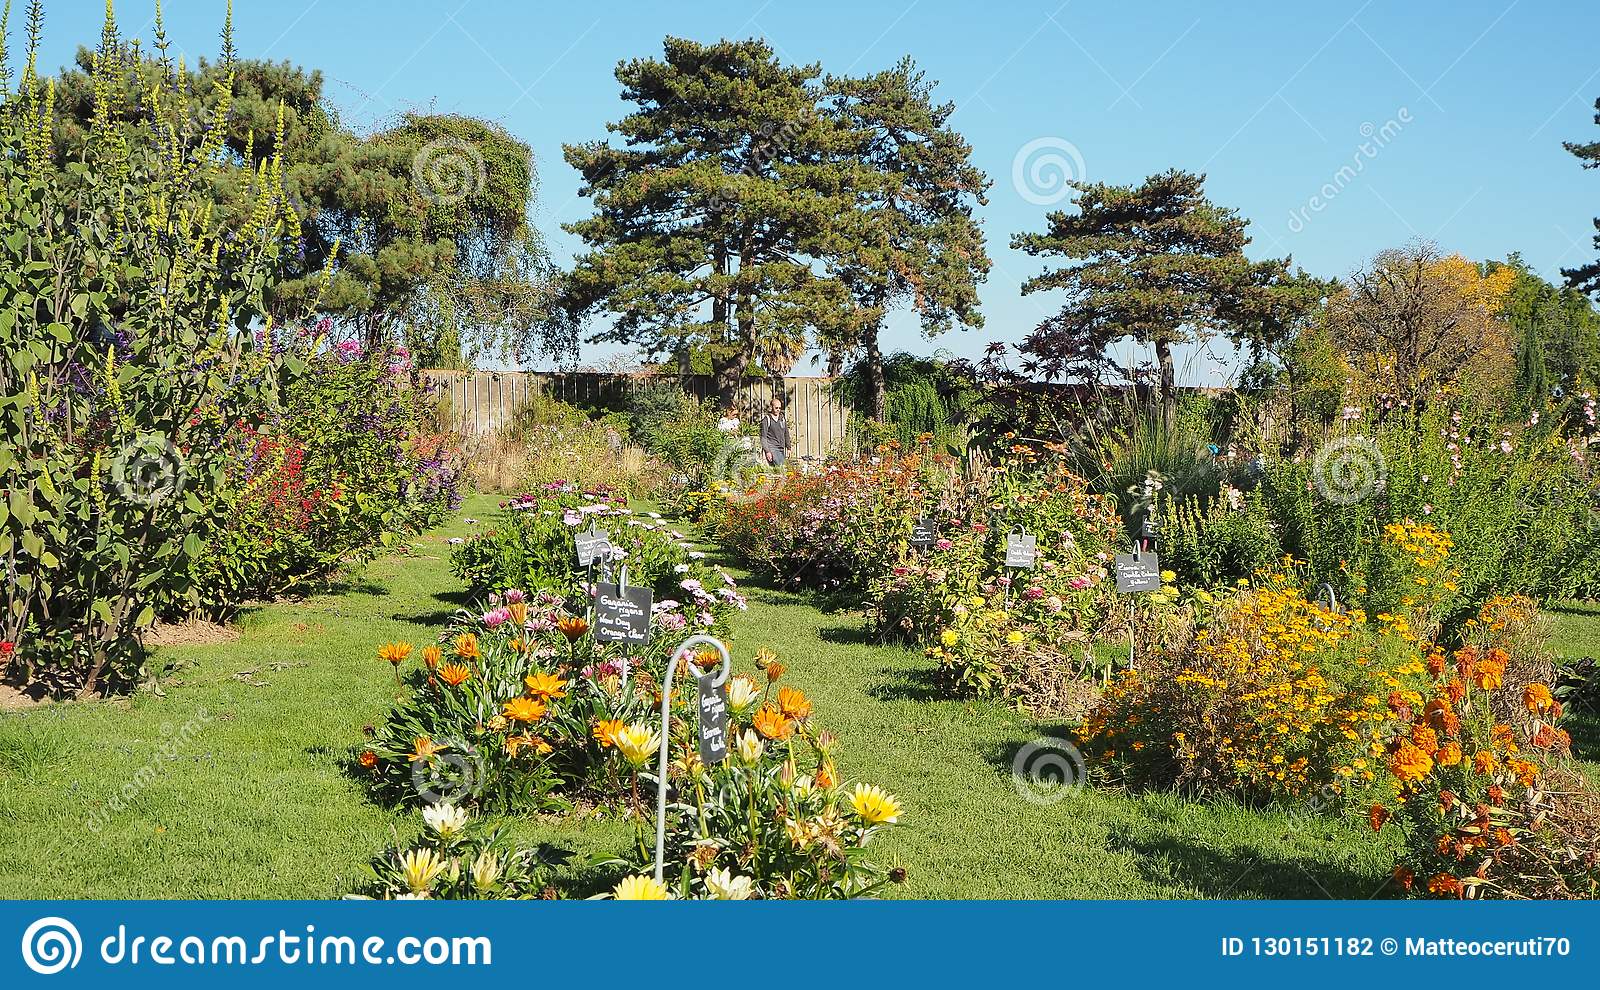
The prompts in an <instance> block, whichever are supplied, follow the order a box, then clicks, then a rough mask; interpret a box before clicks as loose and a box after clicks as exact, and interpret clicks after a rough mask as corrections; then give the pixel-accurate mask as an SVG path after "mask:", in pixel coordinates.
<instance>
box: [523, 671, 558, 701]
mask: <svg viewBox="0 0 1600 990" xmlns="http://www.w3.org/2000/svg"><path fill="white" fill-rule="evenodd" d="M522 683H524V684H526V685H527V686H528V693H529V694H531V695H533V696H534V697H535V698H542V699H544V700H545V701H549V700H550V699H552V698H565V697H566V696H567V682H566V681H564V680H562V679H561V678H559V677H557V676H556V675H554V674H529V675H528V676H527V677H524V678H523V679H522Z"/></svg>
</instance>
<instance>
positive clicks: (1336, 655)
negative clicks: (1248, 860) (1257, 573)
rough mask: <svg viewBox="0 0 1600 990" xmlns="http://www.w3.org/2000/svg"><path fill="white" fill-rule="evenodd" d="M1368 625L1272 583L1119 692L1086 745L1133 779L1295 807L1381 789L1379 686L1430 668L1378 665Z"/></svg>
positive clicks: (1407, 663)
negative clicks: (1293, 802) (1177, 655)
mask: <svg viewBox="0 0 1600 990" xmlns="http://www.w3.org/2000/svg"><path fill="white" fill-rule="evenodd" d="M1365 619H1366V617H1365V616H1364V615H1363V614H1362V613H1361V612H1360V611H1351V612H1341V611H1336V610H1334V609H1332V608H1328V607H1325V606H1323V605H1321V604H1319V603H1317V602H1314V601H1311V600H1308V599H1307V598H1306V597H1305V595H1304V593H1303V592H1302V591H1301V590H1300V589H1299V588H1298V587H1296V586H1295V585H1294V584H1293V583H1292V581H1291V579H1290V578H1289V577H1288V576H1287V575H1285V574H1271V575H1267V576H1266V577H1265V579H1264V580H1263V581H1262V582H1261V583H1260V584H1259V585H1258V586H1257V587H1255V588H1254V589H1252V590H1250V591H1247V592H1245V593H1243V594H1241V595H1240V596H1238V597H1237V598H1236V599H1234V600H1233V601H1232V602H1230V603H1229V604H1228V605H1227V606H1226V607H1225V608H1224V609H1223V611H1222V613H1221V614H1220V615H1219V616H1218V620H1217V622H1216V623H1215V624H1214V625H1213V626H1212V627H1211V628H1210V629H1207V630H1201V631H1200V632H1198V633H1196V635H1195V642H1194V644H1193V645H1192V647H1191V648H1190V649H1189V650H1188V651H1187V652H1186V654H1185V655H1184V656H1183V657H1182V658H1181V659H1179V660H1178V661H1176V662H1175V663H1174V664H1173V666H1172V667H1171V668H1170V670H1166V671H1160V674H1161V675H1162V676H1160V677H1159V678H1158V677H1151V678H1148V679H1141V678H1140V677H1139V676H1138V675H1137V674H1134V673H1132V672H1128V673H1125V674H1124V675H1123V676H1122V677H1121V678H1120V679H1119V680H1118V681H1116V682H1115V683H1113V684H1112V685H1111V686H1110V687H1109V688H1108V690H1107V692H1106V694H1105V696H1104V698H1103V699H1102V703H1101V705H1100V706H1099V708H1098V709H1096V711H1095V712H1094V713H1092V715H1091V716H1090V718H1089V719H1088V720H1087V721H1086V722H1085V723H1084V725H1083V726H1082V727H1081V728H1080V729H1079V731H1078V736H1079V738H1080V740H1081V741H1083V742H1084V743H1085V744H1086V745H1087V746H1088V747H1090V748H1091V750H1092V751H1093V752H1094V753H1095V754H1096V756H1097V757H1098V758H1099V759H1101V760H1102V761H1110V762H1111V763H1113V764H1120V766H1121V768H1122V769H1123V771H1124V772H1125V773H1126V774H1128V775H1129V776H1134V777H1142V776H1155V775H1159V773H1160V772H1161V771H1160V769H1159V768H1162V767H1166V768H1168V772H1169V773H1170V774H1171V775H1172V776H1173V777H1175V781H1171V782H1178V783H1192V784H1195V785H1197V786H1204V787H1210V788H1215V789H1222V790H1230V791H1238V792H1246V793H1250V794H1256V795H1267V796H1288V797H1296V796H1304V795H1307V794H1310V793H1315V792H1317V791H1319V790H1321V789H1324V788H1326V789H1331V790H1332V791H1334V792H1343V791H1345V790H1346V789H1347V788H1348V787H1349V786H1350V784H1351V782H1352V781H1355V782H1371V781H1373V780H1375V779H1376V774H1377V771H1379V770H1381V769H1382V762H1381V758H1382V755H1383V752H1384V750H1383V745H1382V742H1381V736H1382V735H1383V731H1384V728H1385V726H1386V724H1387V723H1388V722H1389V721H1390V720H1391V719H1392V718H1393V715H1392V713H1391V712H1390V711H1389V710H1388V708H1387V707H1386V705H1385V704H1384V701H1383V699H1382V697H1381V694H1383V693H1385V692H1383V691H1381V690H1380V685H1382V686H1391V687H1392V688H1395V689H1400V688H1402V687H1403V686H1404V680H1403V679H1405V678H1408V677H1410V676H1411V675H1413V674H1419V673H1421V671H1422V666H1421V663H1420V661H1417V660H1416V659H1415V658H1410V659H1406V658H1402V660H1401V661H1399V662H1394V661H1391V660H1387V659H1380V658H1379V657H1378V655H1377V654H1376V652H1375V650H1374V644H1373V643H1372V642H1371V641H1370V639H1369V637H1366V636H1359V635H1357V634H1356V629H1357V628H1358V627H1362V626H1364V623H1365Z"/></svg>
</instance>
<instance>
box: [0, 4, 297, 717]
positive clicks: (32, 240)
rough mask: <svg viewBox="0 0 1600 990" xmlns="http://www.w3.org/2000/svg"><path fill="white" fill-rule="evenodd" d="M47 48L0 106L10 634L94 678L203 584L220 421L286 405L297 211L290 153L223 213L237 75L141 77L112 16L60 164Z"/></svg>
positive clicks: (61, 687)
mask: <svg viewBox="0 0 1600 990" xmlns="http://www.w3.org/2000/svg"><path fill="white" fill-rule="evenodd" d="M38 45H39V39H38V37H37V36H36V35H35V36H32V37H30V40H29V52H28V58H27V60H26V62H25V65H26V68H25V70H24V72H23V73H22V77H21V78H20V79H19V80H18V83H17V87H16V89H15V90H14V91H12V90H11V89H10V88H9V87H5V89H6V92H5V93H4V96H3V103H0V226H3V227H4V229H5V230H6V231H7V236H6V237H5V238H3V239H0V271H4V272H5V273H6V275H5V277H4V278H3V279H0V491H3V492H5V493H6V495H5V500H4V507H3V508H0V573H3V574H4V583H5V587H6V591H5V600H4V603H3V604H4V608H3V609H0V641H4V642H8V643H14V644H16V652H17V662H19V663H20V665H21V667H22V672H23V674H24V676H25V677H27V678H29V679H30V680H35V681H39V682H43V683H44V684H45V686H46V687H48V688H49V689H51V690H52V691H54V692H57V693H61V692H67V691H79V692H83V693H88V692H92V691H95V690H98V689H100V688H103V687H107V686H110V687H126V686H129V685H131V684H133V683H135V682H137V681H138V679H139V678H140V677H141V676H142V674H143V663H144V652H143V648H142V646H141V637H142V635H143V633H144V631H145V630H147V629H148V628H149V626H150V625H151V623H152V622H153V620H154V619H155V617H156V615H157V614H158V613H159V612H162V611H166V610H168V609H169V608H171V607H173V606H174V604H175V603H179V602H192V601H193V600H194V598H193V594H192V587H191V584H190V569H191V564H192V562H193V560H194V558H195V557H196V556H197V555H198V554H199V553H200V551H201V549H202V547H203V545H204V544H203V540H202V533H203V532H204V525H205V522H206V520H207V519H208V518H209V517H212V516H213V515H215V514H218V513H219V512H220V511H221V508H220V507H219V505H218V504H217V499H216V494H217V488H218V479H219V477H220V476H221V475H222V473H223V468H224V464H225V460H226V456H227V455H226V450H225V444H224V442H223V441H224V435H225V432H226V430H227V429H228V427H229V426H230V425H231V424H233V423H235V422H237V421H238V420H239V419H241V418H243V417H244V416H245V415H246V414H247V413H248V412H249V411H251V410H256V409H260V408H263V407H266V408H270V407H271V402H272V399H273V396H272V392H273V386H274V384H275V382H276V377H277V375H276V368H275V366H276V360H275V358H273V356H271V355H270V354H265V353H263V352H262V351H261V349H259V348H257V347H255V346H254V345H253V342H252V340H251V337H250V333H249V330H250V327H251V326H252V325H253V324H255V323H257V322H258V321H260V320H262V319H264V318H265V312H264V305H265V298H264V296H265V293H266V292H267V291H268V290H269V289H270V288H271V286H272V285H273V283H274V282H275V281H276V278H277V259H278V257H279V256H280V252H282V251H283V250H285V249H286V247H287V245H288V242H289V241H290V240H291V239H292V238H293V237H294V236H295V235H296V234H297V229H296V228H297V224H298V218H297V217H296V216H295V214H294V211H293V210H292V208H291V207H290V206H289V204H288V201H287V199H286V198H285V196H284V194H283V190H282V182H281V180H282V175H283V171H284V168H285V167H286V166H285V163H284V162H283V161H282V160H281V159H279V158H278V157H273V158H272V159H271V160H270V161H268V162H267V163H265V164H264V165H263V166H262V168H261V169H260V170H259V171H256V172H251V171H249V170H245V172H244V174H243V177H242V178H241V179H240V180H239V181H240V189H239V190H238V196H237V197H236V199H235V200H234V201H233V202H234V203H236V204H237V205H239V206H240V207H241V210H242V211H241V212H240V213H238V214H237V215H234V214H231V213H230V212H229V211H225V210H218V209H213V206H214V205H215V200H214V197H213V194H212V192H213V191H212V188H211V186H212V182H213V180H214V179H215V178H216V175H217V170H218V169H219V168H220V167H222V164H223V162H224V160H225V159H226V158H227V156H228V151H227V149H226V148H225V147H224V138H225V134H226V131H227V128H225V127H223V126H221V121H223V120H225V119H226V118H227V116H228V113H229V106H230V101H231V94H230V93H229V91H228V88H227V87H226V86H225V85H221V84H218V85H217V86H216V87H215V89H208V91H207V92H204V93H202V92H197V91H194V83H193V81H192V78H191V77H190V76H188V75H185V74H172V75H168V74H157V75H156V76H155V77H152V78H144V77H143V75H139V73H140V68H141V63H140V61H139V60H138V59H135V58H134V57H133V56H132V55H131V54H130V48H129V46H128V45H127V44H126V43H125V42H124V41H123V40H122V39H121V38H120V37H118V36H117V33H116V28H115V25H114V24H112V23H111V22H110V21H109V20H108V22H107V25H106V31H105V33H104V35H103V39H102V43H101V45H100V47H99V49H98V50H97V51H96V52H95V56H94V66H95V68H94V73H93V74H94V93H95V109H94V114H93V121H92V123H91V124H90V125H89V133H88V134H87V136H86V137H85V138H84V143H83V149H82V153H81V156H80V157H77V158H75V159H74V160H72V161H70V162H67V161H58V160H56V158H55V155H56V151H55V148H54V146H53V142H52V140H51V135H52V132H53V131H54V130H55V129H57V128H58V127H59V122H58V118H57V114H56V111H55V106H54V84H53V83H52V82H47V81H46V80H44V79H42V78H40V77H39V76H38V75H37V74H36V73H35V64H36V60H35V58H34V55H35V54H36V52H37V48H38ZM135 75H138V78H137V84H136V85H128V82H129V79H130V77H133V76H135ZM130 101H131V102H130ZM135 118H137V119H143V120H148V121H149V122H150V125H151V126H150V127H148V128H147V129H138V130H136V131H128V130H125V129H124V127H123V124H122V122H123V121H125V120H128V119H135ZM278 126H279V130H278V134H277V139H276V141H275V142H274V146H275V147H277V148H280V149H281V148H282V147H283V140H282V138H283V134H282V122H281V120H280V122H279V125H278ZM263 137H265V135H263Z"/></svg>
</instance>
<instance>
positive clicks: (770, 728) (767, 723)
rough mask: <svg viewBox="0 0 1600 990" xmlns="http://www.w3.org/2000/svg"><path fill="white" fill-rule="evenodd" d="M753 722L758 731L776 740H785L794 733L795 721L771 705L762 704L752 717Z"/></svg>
mask: <svg viewBox="0 0 1600 990" xmlns="http://www.w3.org/2000/svg"><path fill="white" fill-rule="evenodd" d="M751 724H752V725H754V726H755V728H756V731H757V732H759V733H761V734H762V735H763V736H766V737H767V738H768V739H771V740H773V741H774V742H783V741H784V740H785V739H788V738H789V736H790V735H791V734H793V733H794V723H793V722H790V721H789V720H788V719H787V718H786V717H784V714H783V712H781V711H779V710H778V709H776V708H774V707H772V706H771V705H762V706H761V708H760V710H758V711H757V712H756V714H755V717H754V718H752V719H751Z"/></svg>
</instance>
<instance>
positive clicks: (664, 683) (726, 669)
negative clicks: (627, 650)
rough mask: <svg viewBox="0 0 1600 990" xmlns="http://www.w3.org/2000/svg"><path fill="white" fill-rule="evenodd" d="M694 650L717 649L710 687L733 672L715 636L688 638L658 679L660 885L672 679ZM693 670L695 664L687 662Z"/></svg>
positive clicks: (719, 684) (724, 647) (663, 864)
mask: <svg viewBox="0 0 1600 990" xmlns="http://www.w3.org/2000/svg"><path fill="white" fill-rule="evenodd" d="M697 646H710V647H713V648H715V649H716V651H717V654H718V655H719V657H720V658H721V661H722V662H721V668H722V669H721V670H720V671H719V672H718V674H717V679H716V680H715V681H713V682H712V683H713V684H715V685H716V686H717V687H722V685H724V684H726V683H728V674H729V673H731V672H732V671H733V659H732V658H731V657H730V656H729V655H728V647H727V645H726V644H724V643H723V642H722V640H720V639H718V638H716V637H715V636H706V635H700V636H690V637H689V638H688V639H686V640H684V641H683V643H682V644H681V645H680V646H679V647H678V649H677V652H675V653H673V654H672V659H671V660H669V661H667V672H666V674H665V675H663V676H662V678H661V761H660V763H659V764H658V765H657V767H656V882H657V883H660V882H662V877H663V876H664V874H665V870H666V860H665V859H664V857H665V855H666V849H667V746H668V743H669V741H670V740H669V739H668V735H669V730H670V728H671V724H670V719H671V718H672V675H673V674H674V673H676V672H677V669H678V661H679V660H683V659H685V658H687V657H688V656H689V653H690V651H691V650H693V649H694V648H695V647H697ZM690 665H691V666H693V665H694V662H693V661H690Z"/></svg>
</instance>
